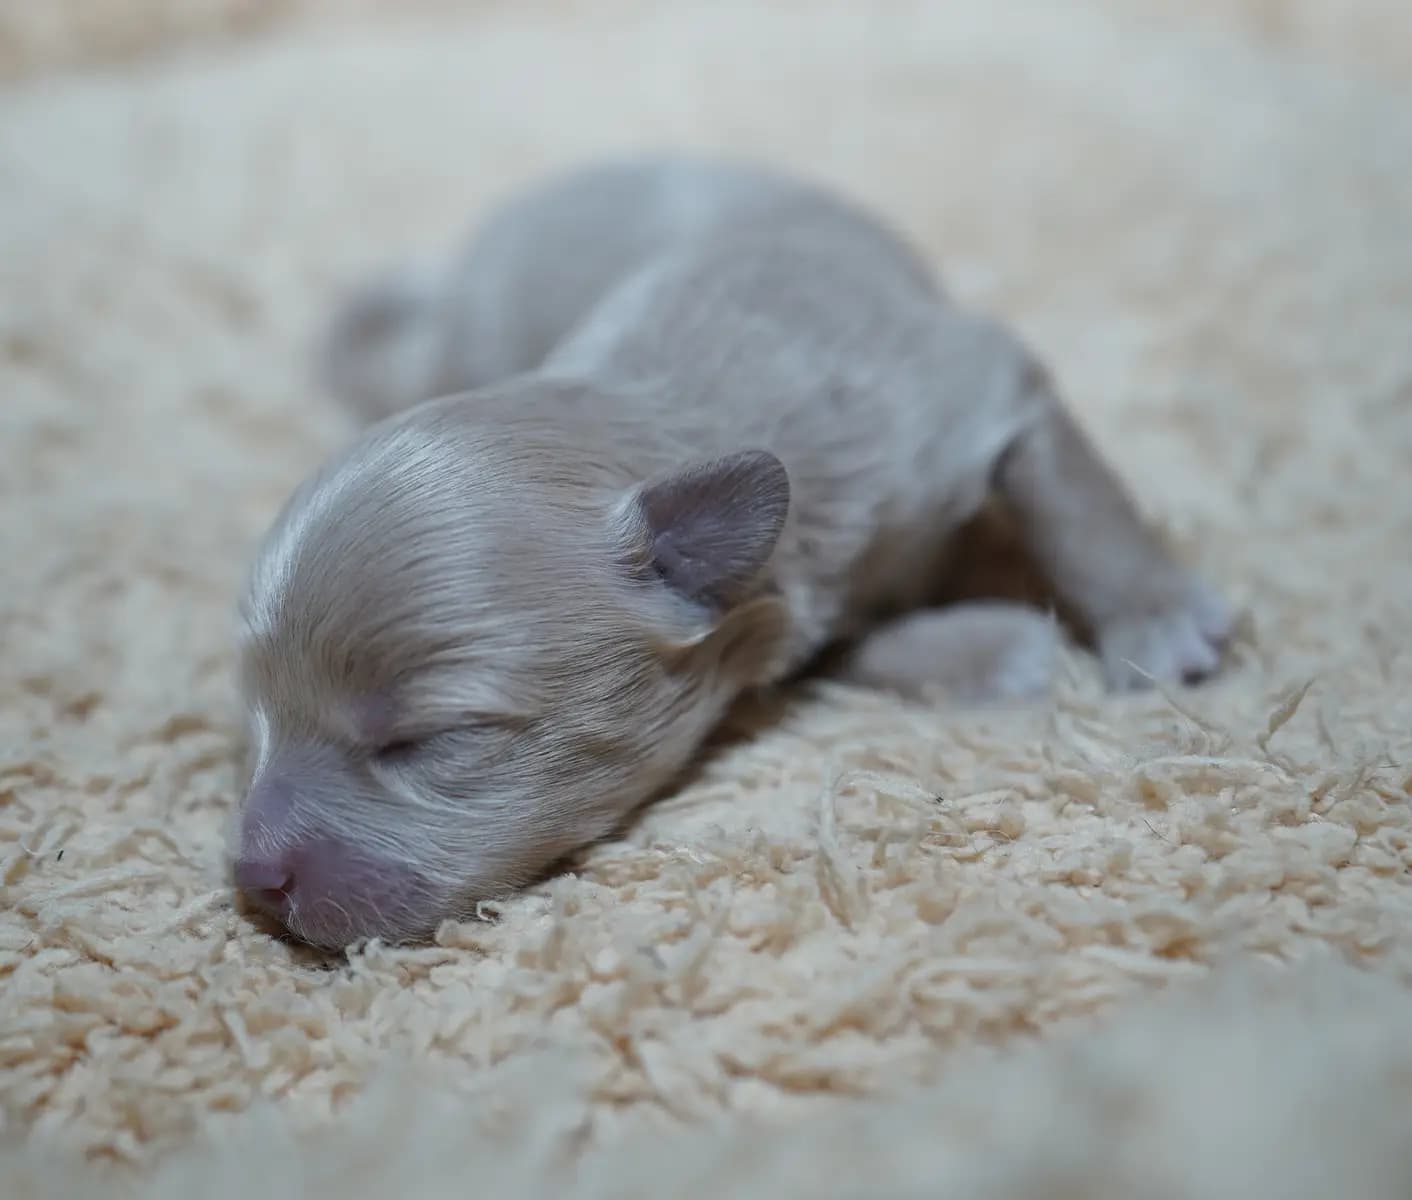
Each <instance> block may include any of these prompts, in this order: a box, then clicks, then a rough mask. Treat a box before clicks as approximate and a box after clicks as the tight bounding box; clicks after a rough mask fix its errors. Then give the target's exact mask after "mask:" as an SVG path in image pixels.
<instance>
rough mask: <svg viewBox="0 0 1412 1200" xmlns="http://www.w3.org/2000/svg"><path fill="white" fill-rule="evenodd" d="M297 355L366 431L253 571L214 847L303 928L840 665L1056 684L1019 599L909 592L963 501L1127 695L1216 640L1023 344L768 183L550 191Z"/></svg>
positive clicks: (656, 761)
mask: <svg viewBox="0 0 1412 1200" xmlns="http://www.w3.org/2000/svg"><path fill="white" fill-rule="evenodd" d="M324 363H325V367H326V371H327V376H328V378H329V380H330V381H331V383H332V384H333V386H334V387H335V388H336V389H337V390H339V391H340V392H342V393H343V394H344V395H345V396H346V397H347V399H348V400H349V402H350V403H351V404H353V405H354V406H355V407H356V408H358V409H359V410H360V411H362V412H363V413H364V414H365V415H366V416H367V417H369V418H373V419H375V423H374V424H372V425H371V426H370V427H369V428H368V429H367V430H366V431H365V432H364V433H363V435H362V436H361V437H360V438H359V439H358V440H357V441H356V442H355V443H354V444H353V445H352V446H351V447H350V448H349V449H348V450H347V451H346V452H345V453H342V454H340V455H339V456H338V457H336V458H335V459H334V460H333V461H332V462H330V463H328V464H327V465H326V466H324V467H323V469H322V470H320V471H319V472H318V473H317V474H316V475H315V476H314V477H313V478H312V479H310V480H309V481H308V482H306V483H305V484H304V485H303V486H302V487H300V488H299V489H298V491H297V492H296V494H295V495H294V496H293V498H292V499H291V500H290V501H289V503H288V504H287V506H286V507H285V509H284V511H283V512H282V514H281V515H280V516H279V518H278V520H277V522H276V523H275V525H274V527H273V529H272V530H271V531H270V533H269V534H268V536H267V537H266V539H265V541H264V543H263V545H262V546H261V548H260V549H259V552H258V555H257V557H256V560H255V562H254V566H253V569H252V572H251V575H250V579H249V583H248V588H247V590H246V592H245V595H244V598H243V601H242V604H241V608H240V614H241V627H242V634H241V645H240V659H241V675H242V684H243V689H244V695H245V697H246V701H247V704H248V708H249V715H250V720H251V727H252V734H253V736H252V745H253V751H254V762H253V769H252V781H251V784H250V788H249V793H248V795H247V796H246V799H245V802H244V804H243V806H242V811H241V813H240V817H239V821H240V827H239V832H238V847H237V849H236V862H235V878H236V881H237V883H238V885H239V886H240V887H241V888H242V889H243V890H244V891H245V892H246V894H247V896H248V897H249V898H250V899H251V900H252V901H253V902H254V904H255V905H256V906H258V907H260V908H262V909H264V910H266V911H267V912H269V913H270V914H272V915H273V916H274V917H275V918H277V919H278V920H279V921H280V922H282V923H283V924H284V925H285V926H286V927H287V928H288V930H289V931H290V932H291V933H293V934H294V935H295V936H296V937H299V938H301V939H304V940H306V941H309V942H312V943H315V944H318V945H322V946H328V947H338V946H343V945H346V944H347V943H349V942H352V941H355V940H358V939H361V938H364V937H370V936H376V937H380V938H383V939H385V940H389V941H402V940H409V939H416V938H420V937H424V936H426V935H428V934H430V933H431V932H432V931H434V929H435V928H436V926H437V925H438V923H439V922H440V921H442V920H443V919H445V918H448V917H454V916H457V915H461V914H465V913H466V912H467V911H469V910H470V909H471V908H472V907H473V905H474V903H475V902H476V901H477V900H480V899H484V898H487V897H489V896H492V895H495V894H500V893H504V892H505V891H506V890H508V889H512V888H515V887H517V886H521V885H524V884H526V883H528V882H530V881H532V880H534V879H535V878H536V877H537V876H538V875H540V874H541V873H542V872H543V871H544V869H545V868H546V867H547V866H548V865H549V864H551V863H552V862H553V861H554V860H555V859H557V858H559V857H560V856H561V855H563V854H565V853H566V852H568V851H571V850H573V849H575V848H577V847H580V846H582V845H584V844H586V843H588V842H590V841H592V840H594V839H596V838H599V837H601V836H603V835H605V834H607V833H609V832H610V831H612V830H613V829H614V827H615V826H617V825H619V824H620V823H621V821H622V820H623V818H624V817H625V816H626V815H627V814H628V813H630V812H631V811H632V810H633V809H635V808H636V807H638V806H639V805H640V804H642V803H643V802H644V801H646V800H648V799H649V798H651V797H652V796H653V795H654V794H655V793H657V792H659V791H660V790H661V789H662V788H664V787H665V786H666V785H667V784H668V783H669V782H670V781H671V779H672V777H673V776H674V775H676V774H677V773H678V772H679V771H680V770H681V769H682V768H683V766H684V765H685V764H686V763H687V762H688V761H689V759H690V758H691V757H692V755H693V754H694V752H695V751H696V750H697V749H698V747H699V746H700V745H701V743H702V742H703V740H704V739H705V738H706V736H707V734H708V733H709V732H710V730H711V729H712V727H713V726H714V725H715V724H716V723H717V722H718V720H719V719H720V718H721V716H722V715H723V713H724V712H725V710H726V708H727V707H728V706H729V705H730V704H731V703H732V701H733V700H735V699H736V698H737V697H738V696H740V695H741V694H742V692H744V691H746V690H747V689H752V688H760V687H764V686H766V685H769V684H773V683H776V682H778V681H781V680H783V679H786V678H787V677H789V676H791V675H793V674H795V673H796V672H798V671H799V670H800V669H801V668H803V667H805V666H806V665H808V664H809V663H811V661H813V660H814V659H816V657H817V656H818V655H819V654H820V652H821V651H823V650H824V649H825V648H827V647H839V646H841V647H843V648H844V649H843V652H842V657H841V662H840V665H839V671H840V672H841V673H842V674H843V675H844V676H845V677H847V678H851V679H854V680H857V681H861V682H865V683H869V684H873V685H878V686H884V687H889V688H895V689H897V690H899V691H903V692H915V691H919V690H921V689H923V688H925V687H927V686H928V685H938V686H941V687H943V688H948V689H950V690H951V691H952V692H953V693H954V694H956V695H959V696H963V697H967V698H986V697H1000V698H1006V697H1020V696H1026V695H1032V694H1035V693H1039V692H1042V691H1043V690H1045V688H1047V686H1048V684H1049V681H1050V671H1051V667H1052V660H1053V656H1054V650H1055V645H1056V640H1055V639H1056V635H1055V632H1054V627H1053V624H1052V623H1051V622H1050V620H1049V619H1048V618H1047V617H1046V616H1045V615H1043V614H1041V613H1040V612H1038V611H1035V610H1029V609H1025V608H1022V607H1019V606H1007V605H999V604H996V605H968V606H959V607H955V608H949V609H940V608H934V607H928V605H929V603H933V602H934V598H935V596H936V588H937V584H938V577H939V575H940V573H941V568H942V566H943V564H944V562H945V557H946V551H947V545H948V541H949V539H950V535H952V534H953V532H954V531H955V530H956V528H957V527H958V525H959V524H960V523H962V522H963V521H965V520H966V519H967V518H968V517H970V516H972V515H973V514H974V513H975V512H976V511H977V510H978V508H979V507H980V506H981V505H982V504H983V503H984V502H985V501H986V500H987V498H988V497H995V498H997V499H998V500H999V501H1000V502H1001V503H1002V504H1003V505H1005V506H1006V507H1007V508H1008V510H1009V511H1010V512H1011V513H1012V514H1013V516H1014V517H1015V519H1016V521H1017V523H1018V527H1019V528H1020V530H1021V531H1022V537H1023V540H1024V542H1025V545H1026V547H1027V549H1028V551H1029V552H1030V553H1031V554H1032V556H1033V558H1034V559H1035V561H1036V563H1037V564H1038V565H1039V567H1040V568H1041V569H1042V571H1043V572H1044V573H1045V575H1046V576H1047V578H1048V580H1049V581H1050V583H1051V584H1052V586H1053V588H1054V590H1055V593H1056V594H1057V596H1058V597H1059V598H1060V599H1061V600H1062V601H1063V602H1065V603H1066V604H1067V606H1068V607H1069V608H1070V609H1072V610H1073V612H1074V613H1075V614H1077V616H1078V618H1079V619H1080V620H1081V621H1082V622H1083V623H1084V624H1085V625H1086V626H1088V628H1089V630H1090V631H1091V632H1092V634H1093V637H1094V639H1095V642H1096V645H1097V647H1098V649H1099V652H1100V654H1101V656H1102V659H1103V661H1104V663H1105V665H1106V669H1107V672H1108V675H1109V678H1110V679H1111V681H1112V683H1113V684H1114V685H1115V686H1118V687H1126V686H1131V685H1135V684H1139V683H1141V682H1142V681H1143V680H1144V679H1145V678H1146V677H1149V676H1150V677H1152V678H1155V679H1158V680H1162V681H1189V680H1194V679H1197V678H1200V677H1201V676H1204V675H1206V674H1207V673H1209V672H1211V671H1212V670H1214V669H1215V668H1216V667H1217V665H1218V660H1219V658H1220V651H1221V647H1222V645H1223V644H1224V642H1225V641H1226V639H1227V636H1228V634H1229V632H1230V628H1231V618H1230V615H1229V614H1228V611H1227V609H1226V607H1225V606H1224V605H1223V604H1222V603H1221V601H1220V600H1219V599H1217V598H1216V597H1215V596H1214V595H1213V594H1212V593H1211V592H1210V591H1209V590H1208V589H1207V588H1206V587H1205V586H1203V584H1202V583H1200V582H1199V581H1198V580H1197V579H1196V578H1194V577H1193V576H1192V575H1191V574H1190V573H1189V572H1188V571H1187V570H1186V569H1185V568H1184V567H1183V566H1181V565H1179V564H1178V563H1177V562H1176V561H1174V560H1173V558H1172V557H1171V556H1170V555H1169V554H1168V552H1167V551H1166V550H1165V549H1164V548H1163V546H1162V545H1161V544H1160V543H1159V541H1158V540H1157V539H1156V538H1155V537H1154V535H1153V534H1152V533H1151V532H1150V531H1149V530H1147V529H1146V528H1145V527H1144V526H1143V524H1142V523H1141V521H1140V520H1139V518H1138V516H1137V514H1136V512H1135V510H1134V507H1133V504H1132V503H1131V502H1130V500H1129V498H1128V496H1127V494H1126V493H1125V492H1124V490H1123V488H1122V487H1121V486H1120V484H1119V482H1118V481H1117V479H1116V478H1115V477H1114V474H1113V472H1112V471H1111V470H1110V469H1109V468H1108V467H1107V466H1106V465H1105V464H1104V463H1103V462H1102V461H1101V460H1100V459H1099V458H1098V457H1097V455H1096V454H1095V452H1094V450H1093V448H1092V446H1091V445H1090V443H1089V442H1088V440H1087V439H1086V438H1085V436H1084V435H1083V433H1082V432H1081V431H1080V430H1079V429H1078V428H1077V427H1076V426H1075V424H1074V422H1073V421H1072V420H1071V418H1070V417H1069V415H1068V414H1067V413H1066V412H1065V409H1064V406H1063V405H1062V403H1061V402H1060V400H1059V399H1058V398H1057V397H1056V395H1055V394H1054V391H1053V389H1052V387H1051V385H1050V382H1049V379H1048V377H1047V376H1046V374H1045V372H1044V370H1043V369H1042V367H1041V366H1040V365H1039V364H1038V363H1036V362H1035V360H1034V359H1033V358H1032V357H1031V355H1030V354H1029V353H1027V352H1026V350H1025V349H1024V347H1023V346H1021V345H1020V344H1019V343H1018V342H1017V341H1016V340H1015V339H1014V338H1013V337H1012V336H1011V335H1010V334H1008V333H1007V332H1006V331H1005V330H1004V329H1002V328H1000V327H999V326H998V325H996V324H994V323H992V322H991V321H988V320H986V319H984V318H982V317H979V316H976V315H973V314H969V313H966V312H963V311H960V310H959V309H958V308H957V307H955V306H954V305H952V304H950V303H948V301H947V300H946V299H945V298H944V297H943V295H942V294H941V292H940V291H939V290H938V288H937V286H936V284H935V283H934V282H933V280H932V278H931V276H930V274H929V272H928V271H927V269H926V268H925V266H924V265H923V264H922V263H921V262H920V261H919V260H918V259H917V257H916V256H915V255H914V254H913V252H912V251H911V250H910V249H909V248H908V247H907V246H905V245H903V244H902V243H901V242H900V241H899V240H898V239H897V238H895V237H894V236H893V235H892V234H891V233H890V232H888V231H887V230H886V229H884V228H883V227H882V226H880V225H879V224H878V223H876V222H875V221H874V220H872V219H871V218H869V217H868V216H866V215H864V214H862V213H860V212H858V211H856V210H855V209H854V208H853V207H851V206H850V205H849V204H847V203H846V202H844V201H843V200H841V199H839V198H836V197H834V196H831V195H829V194H827V193H825V192H823V191H820V190H816V189H815V188H813V187H811V186H809V185H806V184H804V183H802V182H798V181H794V180H791V179H788V178H785V177H781V176H779V175H775V174H771V173H768V172H765V171H762V170H757V169H754V168H749V167H745V166H740V165H731V164H725V163H715V162H701V161H689V160H671V159H654V160H650V161H631V162H617V163H611V164H608V165H602V166H597V167H593V168H589V169H586V170H580V171H577V172H574V173H571V174H569V175H566V176H562V177H559V178H556V179H553V180H550V181H549V182H548V183H547V184H545V185H543V186H542V187H540V188H539V189H538V190H535V191H531V192H529V193H528V194H526V195H525V196H523V197H522V198H520V199H519V200H517V201H516V202H514V203H512V204H511V205H510V206H509V207H508V208H506V209H504V210H503V211H502V212H500V213H499V215H497V216H495V217H493V218H492V219H491V221H490V222H489V224H488V226H486V228H485V230H484V231H483V233H482V235H481V237H480V238H479V239H478V240H477V241H476V242H475V243H474V245H473V246H472V248H471V250H470V252H469V254H468V256H467V257H465V258H464V259H462V260H461V261H459V262H457V263H456V264H455V266H454V267H453V268H452V269H451V270H449V271H448V272H446V273H445V274H443V275H440V276H438V275H437V274H436V273H434V272H413V271H408V272H402V273H398V274H396V275H393V276H390V277H388V278H387V279H385V280H382V281H380V282H378V283H376V284H375V285H373V286H372V287H371V288H370V289H369V290H368V291H367V292H366V293H364V294H363V295H361V296H360V297H357V298H355V299H354V300H353V302H352V303H351V305H350V306H349V307H348V308H347V310H346V311H345V312H343V313H342V314H341V315H340V316H339V318H338V319H337V321H336V322H335V323H334V327H333V329H332V331H331V333H330V335H329V337H328V341H327V345H326V346H325V350H324ZM428 397H435V398H431V399H428ZM409 405H411V406H412V407H407V406H409Z"/></svg>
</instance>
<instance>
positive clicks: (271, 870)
mask: <svg viewBox="0 0 1412 1200" xmlns="http://www.w3.org/2000/svg"><path fill="white" fill-rule="evenodd" d="M293 883H294V872H293V871H291V870H290V869H289V866H288V864H286V863H284V862H281V861H277V860H274V859H260V858H241V859H237V860H236V863H235V886H236V887H238V888H239V889H240V890H241V891H242V892H287V891H289V890H290V888H291V886H292V885H293Z"/></svg>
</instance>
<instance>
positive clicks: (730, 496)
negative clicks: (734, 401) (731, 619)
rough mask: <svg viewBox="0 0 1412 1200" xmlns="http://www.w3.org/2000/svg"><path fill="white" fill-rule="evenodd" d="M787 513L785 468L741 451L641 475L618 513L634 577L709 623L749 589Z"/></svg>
mask: <svg viewBox="0 0 1412 1200" xmlns="http://www.w3.org/2000/svg"><path fill="white" fill-rule="evenodd" d="M788 514H789V476H788V475H787V474H786V473H785V469H784V465H783V464H782V463H781V462H780V460H779V459H777V458H776V457H775V456H774V455H773V454H770V453H769V452H768V451H765V450H746V451H743V452H741V453H739V454H731V455H727V456H726V457H724V458H717V459H712V460H710V461H708V462H701V463H696V464H693V465H691V466H688V467H686V468H684V469H683V470H680V471H677V472H674V473H673V474H671V475H666V476H663V477H661V478H658V479H652V480H648V481H647V482H646V483H644V484H642V485H641V486H640V487H637V488H635V489H634V490H633V491H632V492H631V493H629V495H628V496H627V497H626V499H625V500H624V502H623V504H622V505H621V506H620V507H619V510H618V514H617V515H618V518H619V521H620V523H621V524H620V528H621V531H622V532H621V536H622V539H623V540H622V545H623V549H624V557H625V559H626V561H627V565H628V567H629V570H630V571H631V573H632V574H633V576H634V577H635V578H637V579H639V580H640V581H642V582H650V581H653V580H656V581H660V582H661V583H662V584H664V585H665V586H666V588H667V589H668V591H669V592H670V593H671V594H672V595H673V596H674V597H675V598H676V599H678V600H679V601H685V602H686V603H687V604H689V605H690V606H691V607H692V609H693V610H694V611H695V613H696V614H697V616H698V617H699V618H705V623H706V624H707V625H708V626H714V625H715V624H717V623H718V622H719V621H720V620H721V619H722V618H724V617H725V616H726V614H728V613H729V612H730V611H731V610H732V609H734V608H735V607H736V606H737V605H739V604H740V603H742V602H743V601H745V600H747V599H749V598H750V596H751V594H752V593H753V592H754V591H755V590H756V588H757V586H758V584H759V582H760V576H761V575H762V574H763V572H764V570H765V567H766V565H767V564H768V563H769V561H770V556H771V555H772V554H773V553H774V550H775V544H776V543H777V542H778V541H779V536H780V531H781V530H782V529H783V528H784V522H785V517H786V516H787V515H788Z"/></svg>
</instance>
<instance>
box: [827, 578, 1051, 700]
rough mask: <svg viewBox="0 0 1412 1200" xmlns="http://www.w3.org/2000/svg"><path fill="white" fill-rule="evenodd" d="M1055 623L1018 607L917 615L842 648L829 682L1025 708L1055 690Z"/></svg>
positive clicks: (988, 606) (953, 609)
mask: <svg viewBox="0 0 1412 1200" xmlns="http://www.w3.org/2000/svg"><path fill="white" fill-rule="evenodd" d="M1058 650H1059V631H1058V628H1057V626H1056V624H1055V622H1054V621H1053V620H1052V619H1050V618H1049V617H1046V616H1045V615H1044V614H1043V613H1041V612H1039V611H1038V610H1037V609H1033V608H1027V607H1025V606H1024V605H1020V604H1003V603H998V602H997V603H990V602H986V603H976V604H958V605H955V606H953V607H950V608H929V609H920V610H918V611H915V612H911V613H908V614H907V615H905V616H902V617H898V618H897V619H895V620H893V621H890V622H888V623H887V624H885V625H880V626H879V627H878V628H876V629H874V630H873V631H871V632H870V633H868V634H867V635H866V636H864V637H863V638H862V639H860V640H859V641H858V642H856V643H855V644H854V645H852V646H850V647H848V648H847V649H846V650H845V651H844V652H843V654H842V656H841V657H840V659H839V660H838V662H837V663H836V664H835V665H834V667H833V669H832V670H831V671H830V672H829V674H831V675H832V676H834V677H835V678H838V679H841V680H843V681H845V682H849V683H859V684H862V685H864V686H866V687H876V688H882V689H885V690H887V691H893V692H898V693H900V694H902V695H905V696H910V697H913V698H916V697H921V696H924V695H925V694H926V693H927V692H928V691H930V690H932V689H933V688H935V689H939V690H941V691H943V692H945V693H947V694H948V695H949V696H951V697H952V698H954V699H956V700H960V701H963V702H967V703H984V702H988V701H1006V700H1025V699H1032V698H1035V697H1038V696H1042V695H1045V694H1046V693H1048V692H1049V690H1050V688H1051V687H1052V685H1053V682H1054V673H1055V669H1056V666H1057V660H1058Z"/></svg>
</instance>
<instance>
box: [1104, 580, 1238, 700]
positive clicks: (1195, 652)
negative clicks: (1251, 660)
mask: <svg viewBox="0 0 1412 1200" xmlns="http://www.w3.org/2000/svg"><path fill="white" fill-rule="evenodd" d="M1234 628H1235V615H1234V613H1233V612H1232V611H1231V609H1230V607H1229V606H1228V605H1227V604H1226V603H1225V601H1224V600H1222V599H1221V598H1220V597H1219V596H1217V595H1216V594H1215V593H1214V592H1212V591H1211V590H1210V589H1209V588H1207V587H1205V586H1204V585H1202V584H1199V583H1187V584H1185V585H1184V586H1182V587H1180V588H1176V589H1173V593H1172V595H1171V596H1170V597H1169V598H1168V599H1166V600H1163V601H1160V602H1159V603H1157V604H1155V605H1153V606H1151V607H1149V608H1148V609H1147V610H1146V611H1144V612H1141V613H1136V614H1131V615H1128V616H1124V617H1120V618H1118V619H1116V620H1114V621H1111V622H1109V623H1108V625H1107V626H1106V627H1105V628H1104V629H1103V630H1102V631H1101V632H1100V634H1099V637H1098V649H1099V653H1100V654H1101V656H1102V658H1103V666H1104V670H1105V672H1106V674H1107V676H1108V682H1109V683H1110V684H1111V685H1112V686H1113V687H1114V688H1118V689H1122V690H1131V689H1135V688H1143V687H1148V686H1151V684H1152V683H1153V682H1156V683H1200V682H1201V681H1202V680H1203V679H1206V678H1208V677H1209V676H1211V675H1213V674H1214V673H1215V672H1216V670H1217V669H1218V668H1219V667H1220V665H1221V659H1222V656H1223V653H1224V651H1225V648H1226V646H1227V644H1228V643H1229V642H1230V639H1231V634H1232V632H1233V630H1234Z"/></svg>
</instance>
